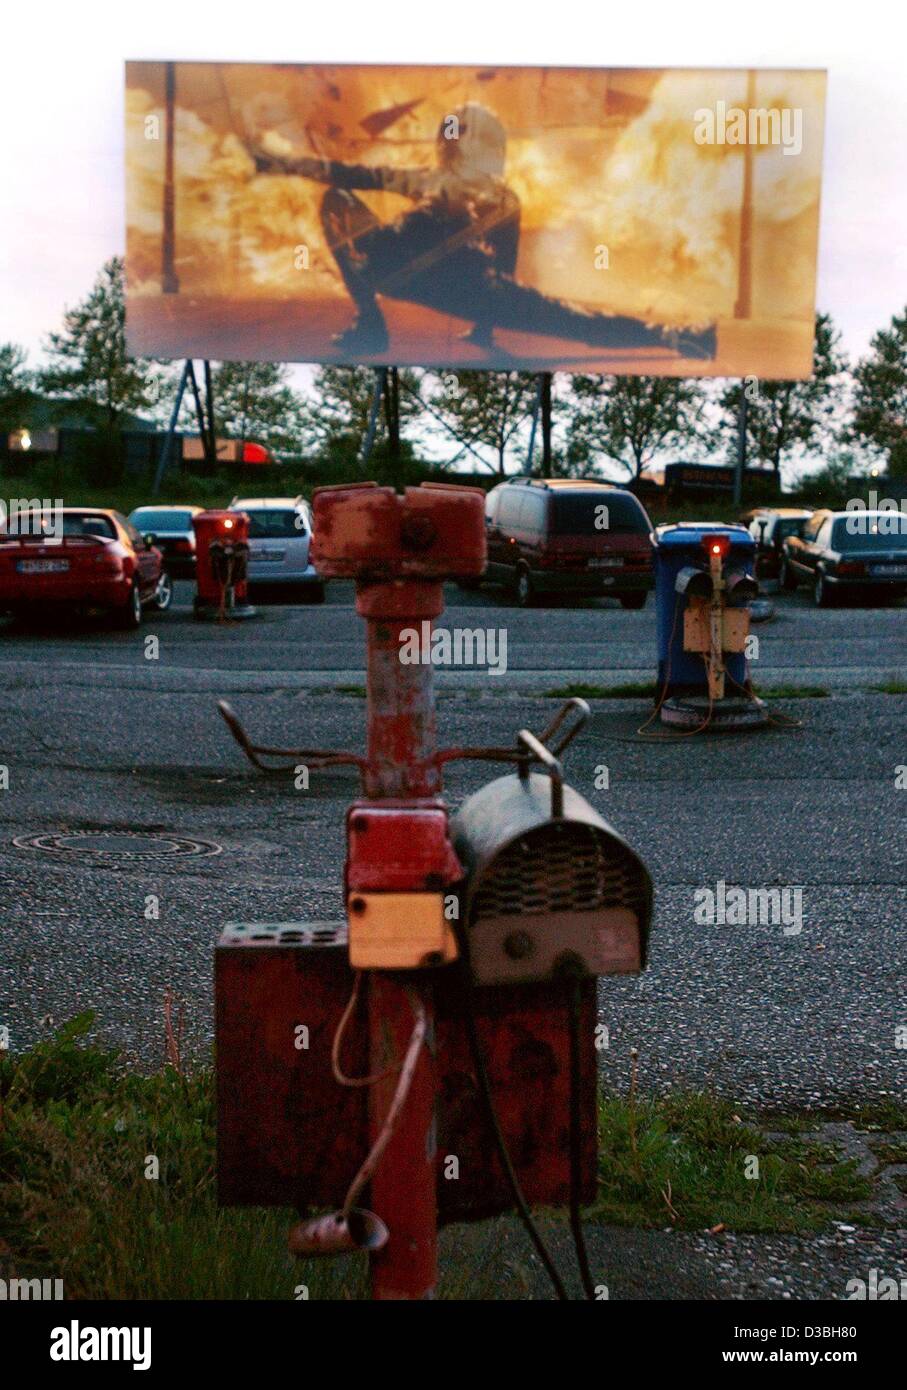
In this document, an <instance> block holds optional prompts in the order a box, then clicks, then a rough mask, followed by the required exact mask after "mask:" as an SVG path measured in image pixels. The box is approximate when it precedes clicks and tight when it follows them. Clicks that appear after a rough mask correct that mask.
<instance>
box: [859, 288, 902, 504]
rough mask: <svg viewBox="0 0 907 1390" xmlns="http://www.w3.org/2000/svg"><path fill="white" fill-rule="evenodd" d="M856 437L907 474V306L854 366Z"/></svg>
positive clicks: (896, 471)
mask: <svg viewBox="0 0 907 1390" xmlns="http://www.w3.org/2000/svg"><path fill="white" fill-rule="evenodd" d="M853 375H854V383H855V389H854V413H853V434H854V437H855V438H856V439H858V440H861V441H862V442H864V443H866V444H869V445H870V446H871V447H873V448H875V449H878V450H880V451H881V452H882V453H885V454H887V455H888V467H889V471H890V472H891V474H892V475H893V476H896V477H903V476H904V475H905V474H907V308H905V310H904V313H903V314H901V315H900V316H898V315H897V314H895V315H893V317H892V320H891V327H890V328H886V329H881V330H880V331H879V332H878V333H876V334H875V336H874V337H873V339H872V341H871V343H870V345H869V352H868V353H867V355H866V356H865V357H864V358H862V360H861V361H860V362H858V363H857V366H856V368H855V369H854V374H853Z"/></svg>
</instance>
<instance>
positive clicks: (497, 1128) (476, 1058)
mask: <svg viewBox="0 0 907 1390" xmlns="http://www.w3.org/2000/svg"><path fill="white" fill-rule="evenodd" d="M458 935H459V936H460V960H461V964H462V970H461V977H462V979H463V982H464V995H465V1001H466V1033H467V1037H468V1039H469V1049H470V1052H471V1053H472V1064H473V1066H474V1067H475V1072H476V1080H477V1081H478V1083H479V1091H480V1093H481V1096H482V1102H483V1108H484V1110H485V1118H486V1120H487V1122H488V1127H489V1129H490V1130H491V1133H492V1137H493V1138H494V1143H495V1148H496V1149H497V1154H498V1158H499V1159H500V1162H501V1167H502V1168H503V1170H504V1176H505V1178H506V1179H507V1185H508V1187H509V1188H510V1194H511V1196H512V1197H513V1202H514V1206H515V1207H516V1209H517V1211H518V1212H519V1216H520V1220H521V1221H522V1223H523V1225H524V1227H525V1229H526V1234H527V1235H528V1237H529V1239H530V1240H531V1241H532V1244H533V1245H534V1246H535V1250H536V1253H537V1254H538V1257H539V1259H540V1260H541V1262H542V1264H543V1265H544V1267H545V1272H546V1274H547V1275H548V1278H549V1279H550V1280H551V1286H552V1288H553V1289H554V1292H555V1294H556V1295H557V1297H558V1298H559V1299H561V1301H562V1302H567V1301H569V1299H568V1294H567V1290H566V1289H565V1287H564V1284H563V1281H562V1279H561V1276H560V1275H559V1274H558V1272H557V1266H556V1265H555V1263H554V1261H553V1260H552V1258H551V1256H550V1255H549V1253H548V1249H547V1247H546V1245H545V1242H544V1241H543V1240H542V1237H541V1236H540V1235H539V1232H538V1228H537V1226H536V1224H535V1222H534V1221H533V1219H532V1213H531V1212H530V1210H529V1207H528V1206H527V1205H526V1198H525V1197H524V1196H523V1189H522V1188H521V1187H520V1180H519V1178H518V1177H517V1175H516V1172H515V1170H514V1167H513V1164H512V1163H511V1161H510V1154H509V1153H508V1152H507V1141H506V1140H505V1138H504V1135H503V1133H502V1131H501V1125H500V1122H499V1120H498V1114H497V1110H496V1109H495V1104H494V1097H493V1095H492V1094H491V1083H490V1081H489V1079H488V1069H487V1067H486V1066H485V1055H484V1053H483V1051H482V1044H481V1042H480V1040H479V1030H478V1028H477V1026H476V1015H475V1000H474V998H473V980H472V972H471V969H470V966H469V960H468V956H467V954H466V950H467V947H466V942H465V940H464V935H465V934H464V933H463V932H459V933H458Z"/></svg>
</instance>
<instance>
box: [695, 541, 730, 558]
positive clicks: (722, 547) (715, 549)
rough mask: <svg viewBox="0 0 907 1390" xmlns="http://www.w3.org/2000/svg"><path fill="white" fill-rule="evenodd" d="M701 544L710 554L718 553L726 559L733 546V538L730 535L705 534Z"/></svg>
mask: <svg viewBox="0 0 907 1390" xmlns="http://www.w3.org/2000/svg"><path fill="white" fill-rule="evenodd" d="M700 545H702V546H703V547H704V548H705V549H706V550H707V551H708V552H709V554H710V555H717V556H719V557H720V558H721V559H724V557H725V555H727V553H728V551H729V550H730V548H731V538H730V536H703V537H702V540H701V541H700Z"/></svg>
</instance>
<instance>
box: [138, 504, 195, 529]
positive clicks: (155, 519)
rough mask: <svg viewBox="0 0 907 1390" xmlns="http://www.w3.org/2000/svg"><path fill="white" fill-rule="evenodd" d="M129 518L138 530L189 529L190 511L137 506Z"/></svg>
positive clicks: (190, 526)
mask: <svg viewBox="0 0 907 1390" xmlns="http://www.w3.org/2000/svg"><path fill="white" fill-rule="evenodd" d="M129 520H130V521H131V522H132V524H133V526H137V527H138V529H139V530H140V531H145V532H148V531H191V530H192V513H191V512H190V511H185V512H159V511H155V510H154V508H153V507H139V509H138V511H134V512H131V513H130V516H129Z"/></svg>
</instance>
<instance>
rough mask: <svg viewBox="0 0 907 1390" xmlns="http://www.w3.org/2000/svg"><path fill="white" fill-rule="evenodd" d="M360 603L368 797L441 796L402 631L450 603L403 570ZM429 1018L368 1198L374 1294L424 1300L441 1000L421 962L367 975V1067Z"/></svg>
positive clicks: (422, 676)
mask: <svg viewBox="0 0 907 1390" xmlns="http://www.w3.org/2000/svg"><path fill="white" fill-rule="evenodd" d="M356 589H357V592H356V609H357V612H358V613H359V615H360V616H361V617H363V618H365V620H366V632H367V637H366V647H367V681H368V686H367V691H368V706H367V725H368V764H369V771H368V773H367V774H366V787H365V789H366V793H367V794H368V795H369V796H370V797H375V798H382V797H392V798H396V799H401V800H411V799H413V798H419V797H430V796H434V795H435V794H437V793H438V792H440V790H441V777H440V773H439V771H438V768H437V766H436V764H435V762H434V757H435V753H436V751H437V738H436V732H435V692H434V670H433V667H432V665H431V663H430V662H425V663H424V664H423V663H419V664H404V662H402V661H401V659H400V658H401V650H402V645H403V640H404V636H403V634H404V633H405V632H406V631H407V629H409V630H415V631H416V632H417V633H419V636H420V639H421V638H422V636H423V634H424V635H425V636H426V637H429V636H430V631H431V623H432V620H433V619H434V618H436V617H438V616H439V614H440V613H441V612H442V610H443V607H444V596H443V589H442V586H441V584H440V582H439V581H437V580H426V579H400V580H395V581H390V582H379V583H363V582H359V583H357V586H356ZM412 995H417V996H418V998H419V999H420V1000H421V1002H422V1006H423V1008H424V1009H425V1013H426V1017H427V1019H428V1032H427V1044H426V1046H425V1047H424V1048H423V1049H422V1052H421V1054H420V1057H419V1063H418V1066H417V1068H416V1072H415V1075H414V1077H413V1081H412V1086H411V1089H410V1092H409V1095H408V1097H407V1100H406V1106H405V1108H404V1111H403V1114H402V1116H401V1119H400V1121H399V1123H398V1125H397V1128H396V1130H395V1132H394V1134H393V1136H392V1138H391V1141H390V1144H389V1145H388V1148H387V1150H386V1152H385V1155H384V1158H383V1160H382V1162H381V1164H380V1165H379V1167H378V1170H377V1172H376V1173H375V1176H374V1178H373V1179H372V1197H371V1204H372V1207H373V1209H374V1210H375V1211H377V1212H379V1213H380V1216H381V1219H382V1221H384V1223H385V1225H386V1226H387V1227H388V1230H389V1231H390V1238H389V1240H388V1242H387V1245H386V1246H385V1247H384V1248H383V1249H382V1250H379V1251H377V1252H375V1253H373V1254H372V1255H371V1256H370V1265H371V1280H372V1297H373V1298H375V1299H381V1300H387V1299H424V1298H431V1297H433V1295H434V1290H435V1283H436V1279H437V1231H438V1213H437V1192H436V1175H435V1148H436V1138H435V1129H436V1126H435V1102H436V1094H437V1079H436V1065H435V1053H434V1001H433V998H432V987H431V984H430V983H428V982H426V981H425V979H424V977H423V975H422V973H421V972H419V971H409V972H406V973H405V974H394V973H392V972H384V971H373V972H371V974H370V979H369V1047H370V1063H369V1070H370V1071H371V1073H372V1074H373V1075H375V1074H380V1073H382V1072H385V1071H387V1070H388V1068H393V1066H394V1064H395V1063H399V1060H400V1058H401V1057H402V1056H403V1055H404V1054H405V1052H406V1046H407V1043H408V1041H409V1037H410V1034H411V1033H412V1029H413V1007H412V1002H411V996H412ZM396 1081H397V1076H396V1072H394V1071H391V1074H390V1075H388V1076H387V1077H386V1078H385V1079H384V1081H382V1082H379V1083H378V1084H377V1085H376V1086H374V1087H372V1089H371V1093H370V1100H369V1130H370V1137H371V1140H372V1142H374V1141H375V1139H376V1138H377V1137H378V1135H379V1134H380V1132H381V1127H382V1125H383V1123H384V1119H385V1116H386V1114H387V1110H388V1107H389V1105H390V1103H391V1100H392V1099H393V1095H394V1089H395V1086H396Z"/></svg>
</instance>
